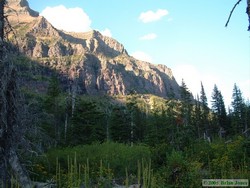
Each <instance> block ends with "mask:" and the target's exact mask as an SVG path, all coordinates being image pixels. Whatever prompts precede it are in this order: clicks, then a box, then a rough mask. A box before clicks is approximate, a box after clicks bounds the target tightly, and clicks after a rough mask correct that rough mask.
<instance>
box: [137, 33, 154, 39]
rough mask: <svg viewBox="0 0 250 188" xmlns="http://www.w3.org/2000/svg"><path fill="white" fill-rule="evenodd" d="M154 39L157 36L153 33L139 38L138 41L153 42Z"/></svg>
mask: <svg viewBox="0 0 250 188" xmlns="http://www.w3.org/2000/svg"><path fill="white" fill-rule="evenodd" d="M156 37H157V35H156V34H155V33H149V34H147V35H144V36H142V37H140V40H153V39H155V38H156Z"/></svg>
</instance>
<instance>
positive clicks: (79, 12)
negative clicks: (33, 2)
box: [41, 5, 91, 32]
mask: <svg viewBox="0 0 250 188" xmlns="http://www.w3.org/2000/svg"><path fill="white" fill-rule="evenodd" d="M41 15H42V16H44V17H45V18H46V19H47V20H48V21H49V22H50V23H51V24H52V25H53V26H54V27H56V28H57V29H61V30H64V31H74V32H85V31H89V30H91V27H90V25H91V20H90V18H89V16H88V15H87V14H86V13H85V12H84V11H83V9H81V8H78V7H76V8H66V7H65V6H63V5H59V6H56V7H46V8H45V9H44V10H43V11H42V12H41Z"/></svg>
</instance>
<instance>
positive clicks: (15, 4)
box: [6, 0, 39, 17]
mask: <svg viewBox="0 0 250 188" xmlns="http://www.w3.org/2000/svg"><path fill="white" fill-rule="evenodd" d="M6 2H7V5H8V7H9V8H7V9H8V10H7V13H8V14H10V15H11V13H12V14H17V15H18V16H24V15H28V16H32V17H38V16H39V13H38V12H37V11H34V10H32V9H31V8H30V7H29V3H28V1H27V0H7V1H6ZM11 16H12V15H11Z"/></svg>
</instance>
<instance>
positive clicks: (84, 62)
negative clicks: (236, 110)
mask: <svg viewBox="0 0 250 188" xmlns="http://www.w3.org/2000/svg"><path fill="white" fill-rule="evenodd" d="M8 4H9V6H8V7H9V8H7V11H6V12H7V13H8V14H11V13H12V12H11V9H15V10H17V13H18V14H17V16H18V18H19V20H21V21H19V23H18V24H17V23H16V22H17V21H16V20H17V18H16V19H14V17H13V16H11V19H10V22H11V24H13V25H14V29H15V31H16V38H17V39H16V40H17V42H18V46H19V49H20V51H21V52H22V53H23V54H25V55H27V56H28V57H30V58H32V59H33V60H34V61H36V62H38V63H39V64H42V65H44V66H46V67H49V68H52V69H56V70H57V71H58V72H59V73H60V74H61V75H64V77H65V75H66V77H67V79H68V80H69V81H67V82H63V83H64V84H65V85H67V84H69V83H70V84H72V83H74V85H75V86H76V88H77V90H78V92H79V93H87V94H109V95H116V94H122V95H125V94H128V93H130V92H137V93H141V94H146V93H147V94H154V95H158V96H161V97H168V96H170V95H171V96H173V95H175V97H177V98H179V86H178V84H177V82H176V81H175V79H174V76H173V74H172V71H171V69H169V68H168V67H166V66H165V65H153V64H150V63H147V62H143V61H139V60H137V59H135V58H133V57H131V56H129V54H128V53H127V51H126V50H125V48H124V46H123V45H122V44H120V43H119V42H118V41H116V40H115V39H113V38H109V37H106V36H103V35H101V33H100V32H98V31H94V30H93V31H90V32H86V33H65V32H63V31H60V30H57V29H56V28H54V27H53V26H52V25H51V24H50V23H49V22H48V21H47V20H46V19H45V18H44V17H41V16H39V15H38V13H37V12H36V11H34V10H31V9H30V8H29V6H28V3H27V1H26V0H8ZM15 24H16V25H15ZM13 38H14V37H13ZM13 41H14V39H13ZM65 87H67V86H65Z"/></svg>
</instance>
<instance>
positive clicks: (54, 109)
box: [45, 75, 62, 141]
mask: <svg viewBox="0 0 250 188" xmlns="http://www.w3.org/2000/svg"><path fill="white" fill-rule="evenodd" d="M60 93H61V89H60V85H59V80H58V78H57V77H56V76H55V75H53V76H52V78H51V79H50V81H49V86H48V91H47V96H46V99H45V109H46V110H47V112H48V113H49V114H51V115H52V120H51V121H52V122H53V123H52V124H53V126H54V131H52V130H47V131H49V133H50V135H51V132H54V135H51V136H52V137H55V138H56V140H57V141H59V140H60V131H61V130H60V127H59V125H60V115H61V113H60V111H61V110H62V108H60V107H59V103H60V99H59V96H60ZM49 127H50V126H48V129H50V128H49Z"/></svg>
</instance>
